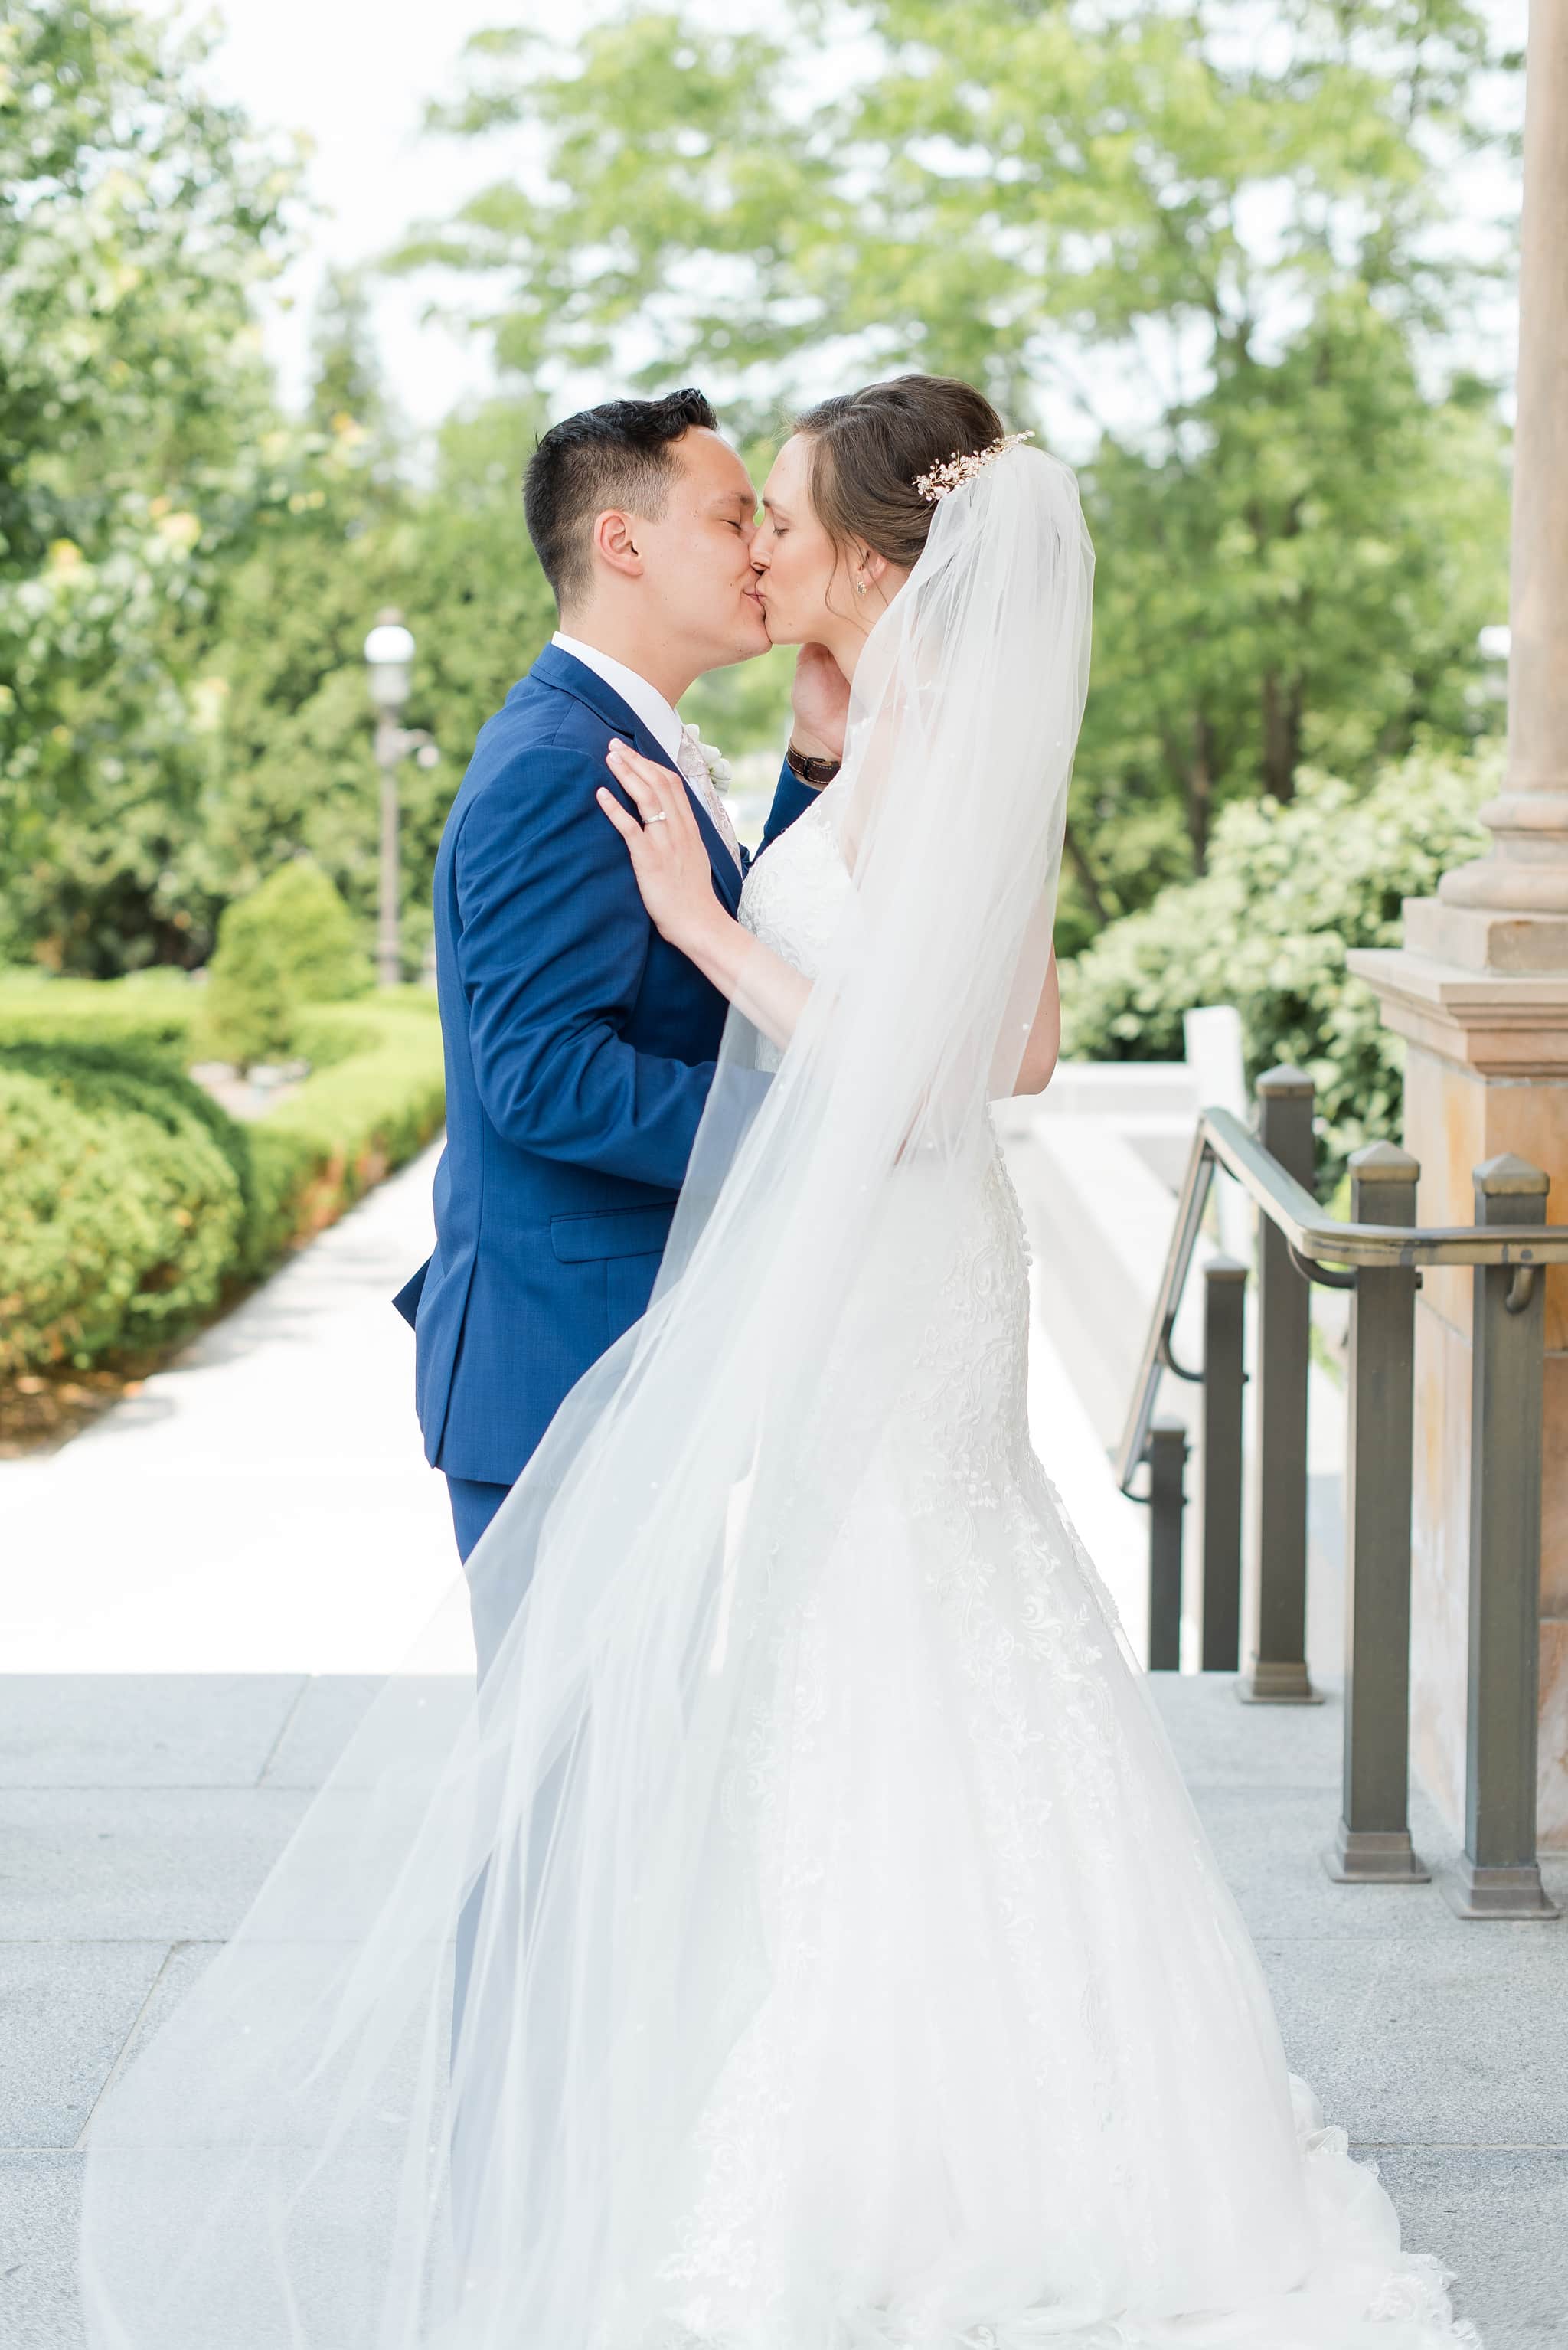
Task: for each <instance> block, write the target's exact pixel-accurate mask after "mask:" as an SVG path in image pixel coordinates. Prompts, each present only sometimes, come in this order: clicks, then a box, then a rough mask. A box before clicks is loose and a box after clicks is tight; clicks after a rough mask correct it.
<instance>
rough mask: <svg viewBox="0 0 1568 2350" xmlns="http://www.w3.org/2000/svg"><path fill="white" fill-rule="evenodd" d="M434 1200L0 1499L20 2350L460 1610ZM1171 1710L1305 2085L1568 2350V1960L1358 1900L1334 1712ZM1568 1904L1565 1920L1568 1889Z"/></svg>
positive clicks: (1533, 2346) (1387, 1904) (1556, 2349)
mask: <svg viewBox="0 0 1568 2350" xmlns="http://www.w3.org/2000/svg"><path fill="white" fill-rule="evenodd" d="M430 1174H431V1159H429V1158H428V1157H427V1159H424V1160H423V1161H421V1162H420V1163H419V1164H418V1165H416V1166H415V1167H413V1168H411V1169H410V1170H407V1171H406V1172H405V1173H404V1174H402V1175H401V1176H400V1177H398V1178H396V1179H394V1180H393V1181H392V1182H390V1183H389V1184H387V1185H385V1186H384V1187H383V1188H382V1190H381V1191H379V1193H377V1194H376V1195H375V1197H374V1198H372V1199H371V1200H370V1201H367V1202H365V1203H364V1204H363V1205H362V1206H361V1207H360V1208H359V1209H358V1210H356V1211H355V1212H354V1214H353V1215H351V1216H350V1217H348V1218H347V1219H346V1220H345V1221H344V1222H343V1223H342V1224H340V1225H338V1226H337V1227H336V1228H335V1230H334V1231H333V1232H329V1233H327V1235H325V1236H324V1238H323V1239H322V1240H321V1241H319V1242H318V1243H317V1244H316V1246H315V1247H313V1248H312V1249H311V1250H309V1251H308V1252H307V1253H306V1254H305V1255H304V1256H302V1257H300V1258H299V1259H297V1260H296V1261H295V1263H292V1264H291V1265H290V1266H289V1267H288V1268H287V1269H286V1271H285V1272H284V1273H282V1274H280V1275H279V1276H278V1277H277V1279H276V1280H275V1281H274V1282H273V1283H271V1284H268V1286H267V1288H266V1289H265V1290H264V1291H262V1292H261V1293H259V1294H258V1295H257V1296H256V1297H254V1299H252V1300H251V1301H250V1302H249V1303H248V1304H247V1305H245V1306H244V1307H243V1308H242V1309H241V1310H240V1311H239V1312H238V1313H237V1314H235V1315H233V1316H231V1317H230V1319H229V1320H228V1321H227V1322H226V1323H224V1324H223V1326H221V1327H220V1328H218V1329H215V1330H213V1332H210V1333H209V1334H208V1335H207V1336H206V1337H205V1338H203V1339H202V1341H201V1342H200V1344H199V1345H198V1346H197V1347H194V1348H193V1349H192V1351H191V1353H190V1354H189V1355H188V1356H187V1357H185V1358H183V1360H182V1362H181V1364H180V1365H178V1366H177V1367H171V1369H170V1370H168V1371H166V1372H164V1373H162V1374H161V1375H160V1376H159V1377H158V1378H155V1379H152V1380H150V1381H149V1382H148V1384H147V1387H146V1388H145V1389H144V1391H143V1393H142V1395H141V1396H140V1397H139V1398H137V1399H134V1400H132V1401H131V1402H130V1403H129V1404H127V1405H125V1406H123V1407H121V1408H120V1409H118V1410H117V1411H116V1412H115V1413H113V1414H111V1415H110V1416H109V1419H106V1420H104V1421H102V1422H100V1423H99V1425H98V1426H97V1427H95V1428H94V1429H93V1430H90V1431H89V1432H88V1433H87V1434H86V1435H84V1436H82V1437H81V1438H79V1439H78V1440H77V1441H76V1442H75V1443H74V1444H72V1445H71V1446H69V1447H68V1448H67V1450H66V1451H64V1452H62V1453H61V1454H59V1455H57V1457H56V1458H55V1459H54V1460H53V1461H47V1462H36V1461H29V1462H19V1463H3V1464H0V1557H3V1558H4V1562H5V1565H4V1594H5V1596H4V1600H3V1602H0V1613H3V1615H4V1617H5V1625H4V1628H3V1629H0V1676H3V1678H0V2010H3V2012H4V2017H5V2024H4V2041H3V2044H4V2047H5V2065H4V2067H3V2070H0V2343H3V2344H5V2345H6V2350H77V2345H79V2344H80V2341H81V2334H80V2327H79V2324H78V2318H77V2314H76V2301H75V2285H74V2237H75V2226H76V2208H77V2198H78V2191H79V2168H80V2162H81V2154H80V2151H79V2148H80V2143H81V2140H82V2137H83V2133H84V2130H85V2129H86V2126H87V2125H88V2119H89V2117H90V2115H91V2111H92V2108H93V2106H94V2104H95V2102H96V2101H97V2099H98V2098H99V2096H100V2095H102V2093H103V2090H104V2088H105V2087H106V2085H108V2083H109V2081H110V2080H111V2079H112V2078H113V2077H114V2075H115V2074H116V2072H117V2071H118V2070H119V2068H120V2067H121V2066H122V2065H123V2064H125V2062H126V2061H127V2060H128V2058H129V2057H130V2054H132V2053H133V2051H134V2048H135V2047H136V2045H137V2044H138V2042H139V2039H140V2036H141V2035H143V2034H145V2033H147V2032H148V2031H150V2030H151V2029H154V2028H155V2027H156V2025H157V2023H158V2022H159V2020H160V2019H161V2016H162V2015H164V2014H165V2013H167V2012H168V2011H169V2009H170V2007H171V2005H172V2004H173V2003H174V2002H176V2001H177V2000H178V1998H179V1997H180V1995H181V1993H182V1990H183V1989H184V1988H185V1986H186V1985H187V1984H188V1983H189V1982H190V1981H191V1980H192V1977H193V1975H194V1973H195V1972H196V1971H198V1970H199V1969H200V1968H201V1967H202V1964H204V1963H205V1960H207V1958H208V1957H209V1956H210V1955H211V1953H212V1951H213V1950H214V1949H215V1948H216V1947H218V1946H219V1945H220V1944H221V1942H222V1940H223V1938H224V1936H226V1935H227V1934H228V1933H229V1932H230V1931H232V1929H233V1928H234V1924H235V1922H236V1921H237V1919H238V1918H240V1917H241V1916H242V1915H243V1913H244V1909H245V1908H246V1906H247V1904H248V1902H249V1900H250V1898H252V1896H253V1894H254V1890H255V1888H256V1887H257V1885H258V1884H259V1882H260V1881H261V1879H262V1877H264V1875H265V1871H266V1869H267V1867H268V1866H269V1865H270V1862H271V1860H272V1858H273V1856H275V1853H276V1852H277V1850H278V1849H279V1846H281V1844H282V1843H283V1842H284V1840H285V1839H286V1836H287V1835H288V1834H289V1831H290V1829H291V1827H292V1825H293V1824H294V1822H295V1821H296V1818H297V1817H298V1815H299V1813H300V1811H301V1809H302V1807H303V1806H304V1804H306V1801H307V1800H308V1794H309V1790H310V1789H311V1788H312V1787H313V1786H315V1785H317V1784H318V1783H319V1782H320V1780H321V1778H322V1777H323V1775H324V1774H325V1772H326V1770H327V1767H328V1766H329V1764H330V1762H331V1760H332V1758H333V1756H334V1755H335V1753H336V1752H337V1750H338V1748H339V1747H340V1745H341V1743H342V1742H343V1740H344V1738H345V1737H346V1735H347V1734H348V1730H349V1728H350V1727H351V1725H352V1723H353V1721H355V1719H356V1718H357V1716H358V1711H359V1710H360V1708H361V1707H362V1706H363V1704H364V1703H365V1701H366V1699H367V1696H368V1694H369V1690H371V1689H372V1688H373V1687H374V1685H375V1681H376V1679H377V1678H378V1677H379V1674H380V1673H382V1672H383V1671H385V1670H386V1669H388V1668H389V1667H390V1666H391V1665H392V1664H394V1663H395V1662H396V1661H397V1659H398V1658H399V1657H400V1656H401V1655H402V1654H403V1653H404V1652H405V1651H406V1650H407V1648H409V1647H410V1644H411V1642H412V1640H413V1639H414V1638H415V1637H416V1636H417V1635H418V1634H419V1632H420V1630H421V1627H422V1626H423V1625H424V1623H425V1622H426V1620H427V1618H428V1617H429V1616H430V1615H431V1611H432V1609H433V1608H434V1607H436V1605H437V1603H438V1602H439V1601H440V1599H441V1596H442V1594H443V1592H445V1591H447V1590H448V1589H449V1588H450V1584H451V1577H452V1556H451V1540H450V1531H449V1528H448V1524H447V1520H446V1515H445V1508H444V1502H443V1499H442V1495H441V1487H440V1482H439V1480H438V1479H436V1478H434V1477H433V1476H431V1473H430V1472H429V1471H427V1470H426V1469H425V1468H424V1466H423V1463H422V1461H421V1459H420V1455H419V1450H418V1444H417V1440H416V1437H415V1434H414V1430H413V1427H412V1420H411V1415H410V1409H409V1379H410V1341H409V1338H408V1334H407V1332H406V1331H405V1330H404V1328H403V1326H402V1325H401V1324H400V1322H398V1321H397V1320H396V1319H395V1317H394V1316H393V1315H392V1314H391V1312H390V1309H389V1305H388V1304H387V1299H388V1297H389V1294H390V1291H391V1290H392V1289H393V1288H394V1287H395V1286H396V1285H397V1284H398V1282H399V1281H400V1279H401V1278H402V1277H403V1276H404V1274H406V1273H407V1272H408V1271H409V1270H410V1267H411V1266H412V1265H413V1264H414V1263H417V1262H418V1259H419V1256H420V1254H421V1252H422V1249H423V1246H424V1237H425V1232H426V1228H427V1225H428V1199H429V1180H430ZM1032 1406H1033V1410H1034V1413H1035V1418H1036V1425H1037V1430H1038V1433H1039V1439H1040V1441H1041V1443H1042V1449H1043V1450H1044V1451H1045V1452H1046V1454H1047V1458H1048V1461H1049V1462H1050V1465H1051V1466H1052V1467H1053V1469H1054V1471H1055V1472H1056V1473H1057V1475H1058V1482H1062V1483H1063V1484H1064V1487H1065V1488H1066V1489H1067V1492H1068V1498H1069V1501H1070V1503H1071V1504H1072V1506H1073V1507H1074V1508H1075V1513H1077V1514H1078V1515H1079V1517H1080V1519H1081V1520H1082V1521H1083V1522H1085V1526H1086V1527H1088V1526H1089V1523H1090V1522H1091V1521H1093V1522H1094V1528H1093V1530H1094V1532H1095V1534H1096V1539H1097V1540H1098V1541H1099V1542H1100V1543H1101V1544H1103V1546H1104V1547H1105V1549H1106V1553H1107V1554H1108V1555H1106V1559H1105V1564H1106V1566H1107V1567H1108V1568H1109V1569H1110V1570H1111V1580H1112V1581H1113V1584H1115V1585H1116V1586H1117V1596H1118V1599H1119V1600H1120V1601H1121V1602H1122V1603H1123V1604H1124V1606H1125V1607H1126V1610H1127V1618H1128V1621H1129V1623H1131V1624H1133V1625H1134V1626H1135V1627H1136V1626H1137V1620H1138V1618H1137V1551H1136V1543H1135V1536H1136V1534H1137V1533H1139V1532H1141V1527H1140V1525H1139V1523H1138V1520H1137V1513H1132V1512H1131V1506H1130V1505H1127V1504H1120V1503H1117V1502H1116V1497H1115V1496H1114V1495H1112V1494H1111V1493H1110V1492H1109V1491H1108V1487H1109V1480H1108V1477H1105V1478H1103V1479H1099V1482H1096V1479H1097V1478H1098V1471H1097V1468H1096V1463H1095V1455H1094V1447H1093V1445H1092V1444H1091V1443H1089V1442H1088V1441H1086V1440H1085V1435H1084V1430H1083V1429H1082V1427H1081V1426H1080V1425H1079V1422H1078V1420H1076V1419H1075V1417H1074V1413H1075V1399H1074V1397H1073V1393H1072V1383H1071V1381H1070V1379H1069V1378H1067V1376H1066V1374H1065V1372H1064V1369H1063V1367H1062V1366H1061V1364H1060V1363H1059V1362H1057V1361H1056V1360H1055V1359H1054V1357H1052V1356H1051V1355H1050V1352H1049V1350H1048V1349H1047V1348H1044V1347H1041V1348H1040V1349H1039V1352H1038V1359H1037V1361H1036V1363H1035V1366H1034V1387H1033V1394H1032ZM1101 1457H1102V1458H1103V1456H1101ZM451 1661H452V1667H453V1669H459V1668H460V1667H461V1664H462V1659H459V1658H457V1657H455V1656H454V1657H453V1658H452V1660H451ZM1157 1694H1158V1700H1159V1702H1160V1705H1161V1707H1162V1710H1163V1711H1164V1713H1165V1716H1166V1719H1167V1721H1168V1726H1169V1728H1170V1731H1171V1734H1172V1737H1173V1740H1174V1742H1175V1745H1176V1749H1177V1752H1178V1755H1179V1759H1180V1762H1181V1763H1182V1767H1183V1769H1184V1771H1185V1772H1186V1774H1187V1777H1188V1781H1189V1784H1190V1785H1191V1786H1192V1788H1193V1790H1194V1793H1195V1795H1196V1798H1197V1801H1198V1803H1199V1807H1200V1809H1201V1811H1202V1813H1203V1814H1204V1817H1205V1819H1206V1821H1207V1823H1208V1825H1209V1828H1210V1833H1211V1835H1212V1836H1213V1838H1214V1841H1215V1844H1216V1846H1217V1848H1218V1850H1219V1853H1220V1861H1221V1864H1222V1866H1223V1867H1224V1868H1225V1871H1226V1874H1227V1876H1228V1877H1229V1878H1230V1881H1231V1885H1232V1887H1234V1889H1235V1891H1236V1893H1237V1896H1238V1898H1239V1899H1240V1900H1241V1906H1242V1908H1243V1909H1244V1911H1245V1913H1246V1915H1247V1917H1248V1919H1249V1922H1250V1923H1251V1928H1252V1930H1253V1932H1254V1934H1255V1936H1256V1937H1257V1939H1258V1945H1259V1949H1260V1950H1261V1952H1262V1959H1263V1963H1264V1965H1265V1967H1266V1968H1267V1970H1268V1973H1269V1976H1270V1980H1271V1982H1272V1987H1273V1991H1274V1996H1275V2000H1276V2002H1277V2005H1278V2009H1279V2013H1280V2018H1281V2022H1282V2028H1283V2031H1284V2035H1285V2040H1286V2044H1287V2047H1288V2050H1289V2053H1290V2056H1291V2060H1292V2063H1293V2064H1294V2065H1295V2066H1296V2067H1297V2069H1298V2070H1299V2071H1301V2072H1302V2073H1303V2074H1305V2075H1306V2076H1307V2077H1308V2078H1309V2079H1310V2080H1312V2081H1313V2083H1314V2085H1315V2086H1316V2088H1317V2090H1318V2092H1319V2094H1320V2095H1321V2096H1322V2098H1323V2102H1324V2106H1325V2109H1326V2110H1327V2112H1328V2115H1329V2116H1330V2118H1331V2119H1333V2120H1335V2121H1338V2122H1341V2123H1343V2124H1344V2125H1345V2126H1346V2127H1347V2128H1348V2129H1349V2131H1350V2134H1351V2137H1352V2139H1353V2141H1354V2142H1355V2146H1356V2147H1357V2149H1358V2150H1360V2151H1363V2152H1365V2153H1366V2154H1368V2155H1369V2156H1371V2157H1372V2158H1374V2159H1376V2161H1377V2162H1378V2163H1379V2164H1380V2166H1381V2168H1382V2171H1383V2175H1384V2177H1385V2178H1386V2182H1387V2184H1388V2186H1389V2188H1390V2189H1391V2191H1392V2193H1393V2194H1394V2197H1395V2199H1396V2201H1397V2204H1398V2206H1399V2209H1400V2211H1401V2214H1402V2216H1403V2219H1404V2222H1405V2228H1406V2236H1407V2241H1409V2242H1410V2243H1412V2244H1413V2245H1415V2246H1417V2247H1419V2248H1421V2249H1428V2250H1433V2251H1438V2252H1439V2253H1441V2254H1442V2256H1443V2257H1444V2258H1445V2259H1446V2260H1447V2261H1448V2262H1449V2263H1450V2265H1452V2266H1453V2267H1454V2268H1455V2269H1456V2270H1457V2271H1458V2272H1459V2275H1460V2279H1461V2282H1460V2286H1459V2303H1460V2306H1461V2307H1462V2309H1463V2310H1464V2311H1465V2312H1466V2314H1469V2315H1470V2316H1471V2317H1473V2318H1474V2319H1475V2320H1476V2322H1477V2323H1478V2324H1479V2325H1480V2328H1481V2330H1482V2334H1483V2337H1484V2340H1485V2344H1486V2350H1568V2029H1565V2023H1568V1926H1557V1927H1551V1926H1546V1927H1541V1926H1470V1925H1463V1924H1461V1923H1460V1922H1459V1920H1458V1919H1457V1918H1454V1917H1453V1916H1452V1914H1451V1913H1450V1912H1449V1909H1448V1908H1447V1907H1446V1906H1445V1904H1444V1902H1443V1900H1442V1898H1441V1895H1440V1892H1439V1891H1438V1888H1437V1887H1435V1886H1428V1887H1409V1888H1405V1887H1399V1888H1394V1887H1359V1888H1349V1887H1339V1886H1334V1885H1332V1884H1330V1883H1329V1881H1328V1879H1327V1877H1325V1876H1324V1872H1323V1870H1322V1868H1321V1866H1320V1865H1319V1861H1318V1853H1319V1851H1320V1849H1321V1847H1322V1846H1323V1845H1324V1843H1325V1842H1326V1840H1327V1838H1328V1835H1329V1833H1330V1831H1331V1829H1332V1826H1333V1825H1334V1817H1335V1814H1336V1811H1337V1794H1336V1774H1337V1766H1338V1740H1339V1729H1340V1724H1339V1716H1338V1709H1337V1706H1335V1705H1334V1704H1333V1703H1332V1702H1331V1703H1330V1704H1329V1705H1327V1706H1325V1707H1323V1708H1321V1709H1312V1710H1303V1711H1295V1710H1289V1709H1277V1710H1270V1709H1262V1708H1243V1707H1241V1706H1239V1705H1238V1704H1237V1703H1236V1702H1235V1700H1234V1698H1233V1696H1232V1695H1231V1690H1230V1688H1229V1686H1228V1685H1227V1684H1226V1683H1224V1682H1223V1681H1220V1680H1218V1679H1210V1680H1209V1681H1203V1680H1199V1679H1176V1678H1173V1677H1170V1676H1162V1677H1160V1680H1159V1684H1158V1691H1157ZM1415 1825H1416V1829H1417V1841H1418V1843H1419V1844H1420V1846H1421V1848H1422V1850H1423V1851H1424V1852H1425V1853H1426V1855H1427V1856H1428V1859H1430V1860H1432V1861H1434V1862H1437V1863H1441V1862H1442V1861H1443V1860H1444V1859H1445V1858H1446V1857H1447V1856H1448V1855H1449V1851H1450V1849H1451V1846H1450V1843H1449V1839H1448V1838H1447V1837H1446V1836H1445V1835H1444V1834H1443V1832H1442V1831H1441V1830H1440V1828H1439V1827H1438V1825H1437V1823H1436V1822H1435V1821H1434V1820H1433V1819H1432V1818H1431V1816H1430V1814H1428V1813H1427V1812H1426V1811H1425V1809H1424V1808H1422V1807H1419V1806H1418V1807H1417V1817H1416V1822H1415ZM1549 1877H1550V1878H1551V1881H1552V1884H1553V1888H1554V1890H1555V1891H1556V1893H1557V1895H1558V1898H1560V1899H1568V1862H1563V1863H1556V1864H1553V1866H1552V1868H1551V1870H1550V1871H1549ZM1150 1923H1151V1930H1153V1931H1156V1932H1157V1931H1158V1920H1151V1921H1150ZM234 2350H244V2345H234ZM1244 2350H1251V2345H1244Z"/></svg>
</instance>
